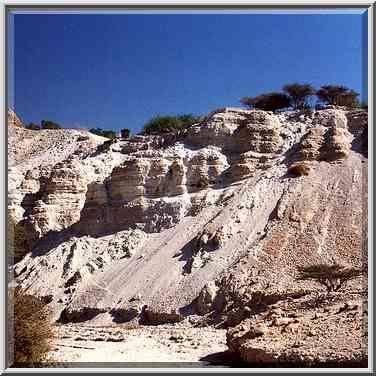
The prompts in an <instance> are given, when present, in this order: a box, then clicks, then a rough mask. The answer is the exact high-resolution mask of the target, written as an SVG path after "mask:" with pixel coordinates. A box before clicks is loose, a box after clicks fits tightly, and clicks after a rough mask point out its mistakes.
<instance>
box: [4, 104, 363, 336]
mask: <svg viewBox="0 0 376 376" xmlns="http://www.w3.org/2000/svg"><path fill="white" fill-rule="evenodd" d="M366 127H367V116H366V115H365V112H359V113H355V112H351V111H348V112H346V111H344V110H336V109H330V110H322V111H316V112H315V113H314V114H313V115H312V116H311V117H307V116H305V115H304V116H303V115H302V114H300V113H297V112H291V111H290V112H285V113H279V114H272V113H268V112H265V111H256V110H252V111H250V110H242V109H234V108H226V109H220V110H217V111H215V112H213V113H211V114H209V115H208V116H207V117H206V118H204V119H203V120H202V121H201V122H200V124H197V125H195V126H193V127H191V128H190V129H188V130H187V131H186V132H182V133H181V134H178V135H174V134H173V135H163V136H136V137H134V138H132V139H129V140H128V139H117V140H114V141H108V140H106V139H103V138H101V137H97V136H95V135H91V134H90V133H88V132H86V131H83V130H77V131H75V130H65V129H63V130H57V131H53V130H49V131H31V130H26V129H23V128H18V127H16V131H14V132H13V133H12V136H10V140H9V142H10V144H12V145H13V146H12V147H11V148H10V155H9V158H10V161H9V162H10V163H9V166H10V170H9V171H8V172H9V212H10V215H11V216H12V217H13V218H15V221H16V222H17V223H18V224H21V225H22V226H23V227H24V228H25V230H26V237H27V241H28V243H29V244H30V245H32V249H31V250H30V251H31V252H30V253H28V254H27V255H26V256H25V257H24V258H23V259H22V260H21V261H19V262H17V263H16V264H15V265H14V266H13V271H14V278H15V281H16V282H17V283H19V284H20V285H21V286H24V287H28V288H29V289H30V291H31V292H33V293H35V294H37V295H39V296H42V297H43V296H49V297H50V296H51V297H52V300H51V302H50V303H49V304H50V306H51V308H52V309H53V311H54V313H55V317H56V318H57V319H59V318H60V319H61V320H62V321H64V322H67V321H72V320H73V321H77V320H78V321H80V320H81V321H83V320H91V319H93V318H94V317H98V318H99V317H102V314H103V317H107V319H109V320H113V321H114V322H117V321H116V320H118V322H125V321H127V320H136V321H137V320H139V321H142V320H149V322H150V323H160V322H163V321H164V322H178V321H181V320H183V319H185V317H186V316H187V315H190V314H194V313H196V314H197V313H199V314H205V313H209V312H211V310H214V311H216V312H217V311H218V312H217V313H218V314H223V315H225V316H226V315H227V316H228V319H226V317H227V316H226V317H225V318H224V321H225V322H226V325H235V324H237V323H238V322H240V321H241V320H243V318H247V317H248V318H249V317H250V310H251V311H252V309H253V307H262V304H263V302H264V300H263V299H264V298H265V296H264V295H266V296H267V298H268V299H269V300H267V302H268V304H270V302H275V300H276V299H277V300H278V299H279V298H280V297H281V296H283V294H282V293H281V291H282V292H286V291H290V290H291V289H293V288H295V287H296V283H297V282H296V281H295V279H294V272H295V268H296V266H297V265H301V264H302V263H303V261H304V262H305V263H309V262H311V263H312V262H334V261H341V262H345V263H347V264H349V265H359V264H361V263H362V262H364V260H366V259H367V247H366V244H367V243H366V240H364V238H365V236H364V234H366V231H367V220H366V213H365V208H366V205H364V203H363V202H364V201H365V200H366V197H365V192H366V184H367V176H366V168H365V166H366V162H367V156H366V153H364V149H363V148H364V146H362V147H360V146H359V145H361V144H362V142H363V138H364V136H365V134H366V133H365V129H366ZM15 145H21V146H17V147H16V146H15ZM362 145H363V144H362ZM18 149H19V150H18ZM299 160H304V161H306V162H304V163H306V164H309V172H308V175H304V176H299V177H297V176H292V175H291V174H289V172H288V169H289V166H291V165H292V164H293V163H296V162H297V161H299ZM246 272H249V273H251V275H250V277H249V283H248V285H249V286H250V287H251V290H247V289H243V287H242V288H240V289H231V284H227V285H226V286H227V287H223V286H224V285H223V284H221V281H222V279H223V278H224V277H226V276H227V275H228V274H229V273H234V274H236V275H243V274H244V273H246ZM234 286H235V285H234ZM307 288H312V286H311V285H309V286H308V287H307ZM235 290H236V291H239V293H240V291H242V293H241V297H242V298H241V299H240V298H239V299H235V300H236V301H237V303H236V304H235V303H234V301H231V299H233V298H234V296H235V295H236V291H235ZM261 292H262V293H264V295H262V293H261ZM135 296H141V297H142V298H141V299H140V300H137V301H136V302H135V301H133V298H134V297H135ZM223 297H226V299H227V297H232V298H231V299H230V298H229V299H230V300H228V299H227V300H226V299H224V298H223ZM239 302H240V303H241V304H240V303H239ZM264 303H265V302H264ZM133 304H136V305H137V307H134V306H133ZM145 306H147V307H146V308H145ZM260 309H261V308H260ZM256 324H257V325H258V324H262V325H263V323H262V322H260V323H255V325H256ZM262 325H261V326H256V327H255V328H254V333H255V334H257V336H258V337H257V338H259V337H260V338H263V337H264V336H265V335H267V333H269V329H268V330H265V328H264V327H263V326H262ZM268 328H269V327H268ZM255 338H256V337H255Z"/></svg>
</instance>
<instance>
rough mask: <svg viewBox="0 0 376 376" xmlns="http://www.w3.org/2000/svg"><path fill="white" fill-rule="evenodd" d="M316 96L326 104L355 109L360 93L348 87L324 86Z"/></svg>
mask: <svg viewBox="0 0 376 376" xmlns="http://www.w3.org/2000/svg"><path fill="white" fill-rule="evenodd" d="M316 95H317V97H318V98H319V99H320V100H321V101H322V102H324V103H328V104H331V105H337V106H341V105H342V106H349V107H355V106H357V103H358V99H357V97H358V95H359V93H357V92H355V91H354V90H350V89H349V88H347V87H346V86H337V85H324V86H321V88H320V89H319V90H318V91H317V92H316Z"/></svg>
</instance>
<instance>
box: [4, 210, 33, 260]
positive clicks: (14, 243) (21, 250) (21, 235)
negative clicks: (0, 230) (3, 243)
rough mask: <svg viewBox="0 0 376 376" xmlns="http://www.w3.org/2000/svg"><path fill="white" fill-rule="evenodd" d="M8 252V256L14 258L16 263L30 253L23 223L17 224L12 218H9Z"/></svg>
mask: <svg viewBox="0 0 376 376" xmlns="http://www.w3.org/2000/svg"><path fill="white" fill-rule="evenodd" d="M8 250H9V254H8V255H9V256H11V257H14V262H18V261H20V260H21V259H22V258H23V257H24V256H25V255H26V254H27V253H28V252H30V249H29V246H28V243H27V236H26V230H25V228H24V226H23V223H22V222H18V223H16V221H15V220H14V219H13V218H12V217H11V216H8Z"/></svg>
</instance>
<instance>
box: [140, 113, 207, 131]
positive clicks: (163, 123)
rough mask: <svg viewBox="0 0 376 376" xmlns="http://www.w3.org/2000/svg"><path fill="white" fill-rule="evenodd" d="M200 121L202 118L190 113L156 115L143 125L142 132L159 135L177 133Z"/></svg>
mask: <svg viewBox="0 0 376 376" xmlns="http://www.w3.org/2000/svg"><path fill="white" fill-rule="evenodd" d="M199 121H200V118H199V117H197V116H193V115H191V114H188V115H178V116H156V117H153V118H152V119H150V120H149V121H148V122H147V123H146V124H145V125H144V127H143V129H142V132H141V134H145V135H159V134H165V133H177V132H179V131H181V130H184V129H187V128H189V127H190V126H192V125H193V124H196V123H198V122H199Z"/></svg>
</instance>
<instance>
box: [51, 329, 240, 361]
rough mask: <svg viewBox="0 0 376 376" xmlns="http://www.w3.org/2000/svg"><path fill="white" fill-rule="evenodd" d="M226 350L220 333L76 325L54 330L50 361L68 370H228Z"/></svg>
mask: <svg viewBox="0 0 376 376" xmlns="http://www.w3.org/2000/svg"><path fill="white" fill-rule="evenodd" d="M227 349H228V348H227V346H226V331H225V330H221V329H213V328H192V327H179V326H172V325H160V326H136V325H134V326H130V325H111V326H100V327H99V326H89V325H82V324H81V325H80V324H75V325H62V326H59V327H58V328H57V335H56V339H55V341H54V345H53V351H52V352H51V357H52V358H53V359H54V360H55V361H56V362H58V363H59V364H61V365H62V366H64V365H65V366H71V367H75V366H76V367H77V366H86V367H88V366H90V365H93V366H94V365H95V364H94V363H97V364H99V363H109V362H111V363H119V366H121V367H126V366H132V367H137V366H138V367H153V366H163V367H168V366H180V367H182V366H185V365H186V366H188V367H197V366H198V367H206V366H213V365H214V366H215V365H216V366H227V367H229V366H230V365H229V359H230V358H231V356H230V357H229V354H228V353H227ZM231 361H232V360H231ZM85 363H86V364H85ZM87 363H90V364H87ZM164 363H167V364H164ZM174 363H176V365H174ZM232 366H234V365H232ZM235 366H236V365H235Z"/></svg>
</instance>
